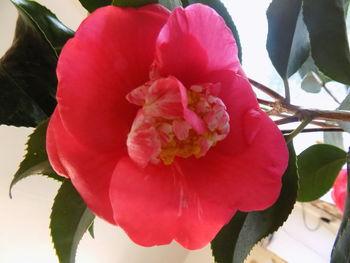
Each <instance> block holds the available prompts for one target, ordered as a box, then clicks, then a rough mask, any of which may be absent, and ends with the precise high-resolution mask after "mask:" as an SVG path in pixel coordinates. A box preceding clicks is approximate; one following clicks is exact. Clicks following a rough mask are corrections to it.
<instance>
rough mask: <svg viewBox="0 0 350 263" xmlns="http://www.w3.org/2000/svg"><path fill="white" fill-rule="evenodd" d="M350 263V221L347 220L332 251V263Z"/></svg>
mask: <svg viewBox="0 0 350 263" xmlns="http://www.w3.org/2000/svg"><path fill="white" fill-rule="evenodd" d="M339 262H350V220H349V219H347V220H346V223H345V225H344V227H343V229H342V231H341V232H338V236H337V239H336V242H335V245H334V247H333V250H332V256H331V263H339Z"/></svg>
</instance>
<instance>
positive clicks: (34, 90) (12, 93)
mask: <svg viewBox="0 0 350 263" xmlns="http://www.w3.org/2000/svg"><path fill="white" fill-rule="evenodd" d="M12 2H13V4H14V5H15V6H16V7H17V9H18V13H19V18H18V21H17V27H16V33H15V38H14V41H13V44H12V46H11V48H10V49H9V50H8V51H7V52H6V54H5V55H4V56H3V57H2V58H1V60H0V93H1V96H0V105H1V110H0V124H6V125H14V126H26V127H35V126H37V125H38V124H39V123H41V122H42V121H43V120H45V119H47V118H48V117H49V116H50V115H51V113H52V112H53V109H54V107H55V105H56V100H55V93H56V86H57V80H56V64H57V54H58V52H59V51H60V49H61V47H62V45H63V44H64V43H65V42H66V41H67V39H68V38H70V37H71V36H72V35H73V32H72V31H71V30H69V29H68V28H67V27H65V26H64V25H63V24H62V23H60V22H59V21H58V20H57V18H56V16H55V15H53V14H52V13H51V12H50V11H49V10H48V9H46V8H45V7H43V6H41V5H39V4H38V3H36V2H33V1H26V0H13V1H12Z"/></svg>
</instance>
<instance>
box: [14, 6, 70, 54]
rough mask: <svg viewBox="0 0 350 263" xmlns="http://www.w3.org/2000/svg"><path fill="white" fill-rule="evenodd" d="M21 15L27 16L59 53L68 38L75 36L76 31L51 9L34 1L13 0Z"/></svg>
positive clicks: (55, 51) (56, 52)
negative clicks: (60, 19)
mask: <svg viewBox="0 0 350 263" xmlns="http://www.w3.org/2000/svg"><path fill="white" fill-rule="evenodd" d="M11 2H12V3H13V4H14V5H15V6H16V8H17V10H18V13H19V15H20V16H23V17H25V18H26V19H27V20H28V22H29V21H30V24H31V25H32V26H33V27H35V28H36V30H37V32H38V33H40V34H41V35H42V38H43V39H45V40H46V41H47V43H48V44H49V45H50V46H51V47H52V49H53V52H54V53H55V54H56V55H58V54H59V52H60V51H61V49H62V47H63V45H64V44H65V43H66V42H67V40H68V39H69V38H71V37H73V35H74V32H73V31H72V30H71V29H69V28H68V27H66V26H65V25H64V24H62V23H61V21H59V20H58V18H57V17H56V15H54V14H53V13H52V12H51V11H50V10H49V9H47V8H46V7H44V6H42V5H40V4H38V3H37V2H34V1H28V0H11Z"/></svg>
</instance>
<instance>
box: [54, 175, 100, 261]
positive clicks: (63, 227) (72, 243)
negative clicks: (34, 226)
mask: <svg viewBox="0 0 350 263" xmlns="http://www.w3.org/2000/svg"><path fill="white" fill-rule="evenodd" d="M94 218H95V215H94V214H93V213H92V212H91V211H90V209H89V208H88V207H87V206H86V204H85V203H84V201H83V200H82V199H81V197H80V195H79V194H78V192H77V191H76V190H75V188H74V186H73V185H72V183H71V181H70V180H66V181H64V182H63V184H62V186H61V188H60V189H59V190H58V193H57V196H56V198H55V202H54V204H53V207H52V212H51V222H50V229H51V237H52V241H53V244H54V246H55V249H56V253H57V256H58V258H59V261H60V263H74V262H75V254H76V250H77V247H78V244H79V242H80V240H81V238H82V237H83V235H84V233H85V232H86V230H87V229H88V228H89V226H90V225H91V223H92V222H93V220H94Z"/></svg>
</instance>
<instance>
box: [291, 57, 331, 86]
mask: <svg viewBox="0 0 350 263" xmlns="http://www.w3.org/2000/svg"><path fill="white" fill-rule="evenodd" d="M298 72H299V75H300V76H301V77H302V78H304V77H305V76H306V75H307V74H308V73H310V72H313V73H314V74H316V75H317V77H318V78H319V79H321V81H322V82H323V83H327V82H330V81H332V79H331V78H329V77H327V76H326V75H324V74H323V73H322V72H321V71H320V70H319V69H318V67H317V66H316V65H315V61H314V60H313V59H312V57H311V55H310V56H309V57H308V58H307V59H306V61H305V62H304V64H303V65H302V66H301V67H300V69H299V70H298Z"/></svg>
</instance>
